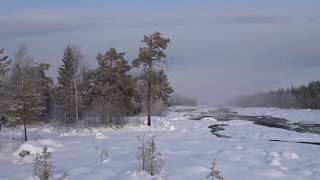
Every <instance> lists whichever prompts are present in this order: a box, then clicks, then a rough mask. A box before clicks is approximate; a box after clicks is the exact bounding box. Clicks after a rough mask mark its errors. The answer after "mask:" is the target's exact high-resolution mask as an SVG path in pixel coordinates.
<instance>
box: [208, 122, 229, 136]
mask: <svg viewBox="0 0 320 180" xmlns="http://www.w3.org/2000/svg"><path fill="white" fill-rule="evenodd" d="M226 126H228V125H227V124H213V125H210V126H209V127H208V128H210V129H211V131H210V132H211V133H212V134H213V135H215V136H217V137H218V138H231V137H230V136H227V135H223V134H220V133H218V131H223V130H224V127H226Z"/></svg>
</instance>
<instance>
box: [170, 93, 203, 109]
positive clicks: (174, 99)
mask: <svg viewBox="0 0 320 180" xmlns="http://www.w3.org/2000/svg"><path fill="white" fill-rule="evenodd" d="M197 104H198V103H197V99H196V98H194V97H188V96H183V95H180V94H174V95H172V96H170V98H169V100H168V105H169V106H197Z"/></svg>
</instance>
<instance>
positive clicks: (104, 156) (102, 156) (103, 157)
mask: <svg viewBox="0 0 320 180" xmlns="http://www.w3.org/2000/svg"><path fill="white" fill-rule="evenodd" d="M108 157H109V151H108V149H107V148H101V154H100V161H104V160H106V159H107V158H108Z"/></svg>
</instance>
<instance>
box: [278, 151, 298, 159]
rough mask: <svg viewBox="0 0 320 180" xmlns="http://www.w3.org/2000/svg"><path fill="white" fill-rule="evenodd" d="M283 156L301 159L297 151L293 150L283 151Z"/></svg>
mask: <svg viewBox="0 0 320 180" xmlns="http://www.w3.org/2000/svg"><path fill="white" fill-rule="evenodd" d="M281 156H282V157H283V158H285V159H299V156H298V155H297V154H296V153H294V152H291V151H283V152H282V153H281Z"/></svg>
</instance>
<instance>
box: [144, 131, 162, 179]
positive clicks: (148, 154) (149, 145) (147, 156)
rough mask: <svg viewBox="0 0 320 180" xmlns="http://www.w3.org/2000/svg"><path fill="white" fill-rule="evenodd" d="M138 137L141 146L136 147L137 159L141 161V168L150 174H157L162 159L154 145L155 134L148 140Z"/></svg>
mask: <svg viewBox="0 0 320 180" xmlns="http://www.w3.org/2000/svg"><path fill="white" fill-rule="evenodd" d="M139 139H140V140H141V146H140V147H139V148H138V149H139V155H138V159H139V160H141V161H142V170H143V171H146V172H148V173H149V174H150V175H151V176H154V175H156V174H159V173H160V172H161V169H162V166H163V160H162V159H161V153H159V152H158V149H157V147H156V143H155V140H154V139H155V136H153V137H152V138H151V139H149V140H148V141H145V139H144V137H143V138H139Z"/></svg>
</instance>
